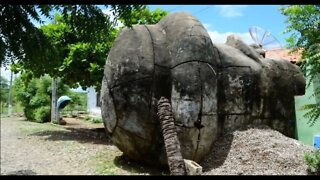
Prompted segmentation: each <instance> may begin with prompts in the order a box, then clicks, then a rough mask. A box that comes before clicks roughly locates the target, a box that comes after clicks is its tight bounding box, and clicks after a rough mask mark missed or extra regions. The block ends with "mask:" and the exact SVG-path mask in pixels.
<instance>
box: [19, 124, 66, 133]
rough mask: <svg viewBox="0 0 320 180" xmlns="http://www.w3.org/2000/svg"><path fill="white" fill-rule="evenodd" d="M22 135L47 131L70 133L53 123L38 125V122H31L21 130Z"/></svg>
mask: <svg viewBox="0 0 320 180" xmlns="http://www.w3.org/2000/svg"><path fill="white" fill-rule="evenodd" d="M20 130H21V131H20V132H21V133H23V134H24V135H32V134H36V133H39V132H46V131H68V130H66V129H65V128H64V127H61V126H59V125H56V124H52V123H36V122H30V121H29V123H28V124H26V125H25V126H23V127H22V128H21V129H20Z"/></svg>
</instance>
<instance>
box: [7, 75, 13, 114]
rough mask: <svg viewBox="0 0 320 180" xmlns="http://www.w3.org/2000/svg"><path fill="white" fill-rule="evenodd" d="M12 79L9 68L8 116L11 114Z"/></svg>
mask: <svg viewBox="0 0 320 180" xmlns="http://www.w3.org/2000/svg"><path fill="white" fill-rule="evenodd" d="M12 79H13V72H12V71H11V70H10V87H9V97H8V116H9V117H11V116H12Z"/></svg>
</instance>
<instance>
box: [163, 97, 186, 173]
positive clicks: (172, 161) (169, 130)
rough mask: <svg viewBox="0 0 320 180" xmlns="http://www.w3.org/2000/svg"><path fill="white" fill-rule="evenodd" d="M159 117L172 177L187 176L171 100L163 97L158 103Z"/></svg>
mask: <svg viewBox="0 0 320 180" xmlns="http://www.w3.org/2000/svg"><path fill="white" fill-rule="evenodd" d="M158 116H159V119H160V122H161V127H162V133H163V138H164V143H165V148H166V153H167V158H168V165H169V169H170V174H171V175H186V168H185V164H184V161H183V158H182V155H181V152H180V143H179V139H178V136H177V132H176V127H175V125H174V120H173V116H172V109H171V105H170V103H169V100H168V99H166V98H164V97H161V98H160V100H159V102H158Z"/></svg>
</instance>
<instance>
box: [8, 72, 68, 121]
mask: <svg viewBox="0 0 320 180" xmlns="http://www.w3.org/2000/svg"><path fill="white" fill-rule="evenodd" d="M23 75H24V74H22V75H21V76H20V77H19V78H16V79H15V81H14V85H13V91H14V92H13V94H14V99H15V100H16V101H19V102H20V103H21V105H22V106H23V108H24V109H23V112H24V115H25V116H26V118H27V120H29V121H36V122H49V121H50V116H51V110H50V106H51V80H52V79H51V77H49V76H47V75H45V76H42V77H40V78H35V79H32V80H30V81H28V82H24V81H23V78H24V76H23ZM68 90H69V88H68V87H67V86H65V85H63V84H62V82H61V81H59V83H58V97H59V95H61V94H65V93H66V92H67V91H68Z"/></svg>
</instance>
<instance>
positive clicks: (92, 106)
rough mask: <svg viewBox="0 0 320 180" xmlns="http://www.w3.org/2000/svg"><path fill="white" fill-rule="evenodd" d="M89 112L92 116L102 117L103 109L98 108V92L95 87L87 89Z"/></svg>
mask: <svg viewBox="0 0 320 180" xmlns="http://www.w3.org/2000/svg"><path fill="white" fill-rule="evenodd" d="M87 111H88V113H89V114H91V115H97V116H100V115H101V108H100V107H98V106H97V92H96V90H95V89H94V88H93V87H90V88H88V89H87Z"/></svg>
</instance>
